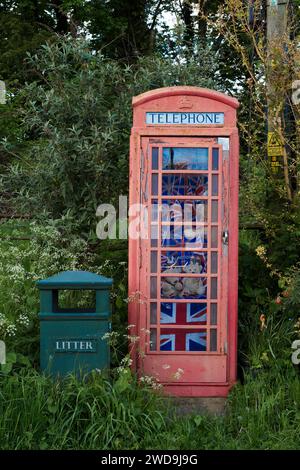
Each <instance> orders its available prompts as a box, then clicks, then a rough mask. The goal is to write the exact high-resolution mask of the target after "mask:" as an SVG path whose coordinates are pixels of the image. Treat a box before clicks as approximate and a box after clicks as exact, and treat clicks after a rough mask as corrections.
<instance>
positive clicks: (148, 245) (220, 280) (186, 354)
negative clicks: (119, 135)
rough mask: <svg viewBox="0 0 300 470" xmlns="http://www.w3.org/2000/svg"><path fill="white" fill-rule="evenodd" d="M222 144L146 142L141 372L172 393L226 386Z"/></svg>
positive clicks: (225, 207)
mask: <svg viewBox="0 0 300 470" xmlns="http://www.w3.org/2000/svg"><path fill="white" fill-rule="evenodd" d="M224 140H225V141H229V139H218V138H201V137H189V138H188V139H187V138H185V137H160V138H154V137H153V138H151V137H143V138H142V139H141V202H142V204H143V205H145V206H146V208H147V210H146V213H147V222H148V225H147V227H148V237H144V239H142V240H141V245H140V248H141V252H140V274H139V279H140V291H141V295H142V299H144V300H142V301H141V303H140V315H139V322H140V324H139V325H138V330H139V331H142V332H143V331H144V332H146V333H145V335H142V337H141V349H142V351H143V352H144V353H143V354H141V355H140V358H139V361H140V364H139V368H140V369H141V370H143V372H144V373H145V374H146V375H147V374H148V375H152V376H154V377H156V378H157V379H158V380H159V381H160V382H161V383H163V384H164V385H165V386H168V385H169V386H170V387H171V388H174V386H176V387H177V388H178V387H179V389H180V384H185V385H187V384H189V385H193V384H197V385H199V384H203V385H205V384H207V385H208V384H211V385H212V384H221V383H222V384H224V383H226V382H227V305H228V299H227V295H228V280H227V277H228V252H227V243H228V200H227V199H228V187H227V185H228V181H229V175H228V172H229V168H228V155H229V152H228V151H227V148H226V145H225V147H224V148H225V151H224V152H223V144H224ZM177 394H180V393H179V392H178V391H177Z"/></svg>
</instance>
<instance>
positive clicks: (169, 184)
mask: <svg viewBox="0 0 300 470" xmlns="http://www.w3.org/2000/svg"><path fill="white" fill-rule="evenodd" d="M162 195H163V196H199V197H201V196H207V195H208V177H207V176H205V175H184V174H180V173H179V174H178V173H177V174H176V175H174V174H173V175H162Z"/></svg>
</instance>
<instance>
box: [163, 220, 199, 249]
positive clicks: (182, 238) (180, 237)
mask: <svg viewBox="0 0 300 470" xmlns="http://www.w3.org/2000/svg"><path fill="white" fill-rule="evenodd" d="M161 245H162V246H163V247H176V248H190V249H193V250H196V249H201V248H207V228H206V227H195V226H194V227H189V226H185V227H182V226H174V225H163V226H162V227H161Z"/></svg>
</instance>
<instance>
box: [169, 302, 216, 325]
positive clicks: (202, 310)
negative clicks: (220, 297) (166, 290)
mask: <svg viewBox="0 0 300 470" xmlns="http://www.w3.org/2000/svg"><path fill="white" fill-rule="evenodd" d="M206 322H207V304H206V303H203V304H196V303H186V304H185V303H173V302H162V303H161V306H160V323H161V324H176V325H190V324H193V325H206Z"/></svg>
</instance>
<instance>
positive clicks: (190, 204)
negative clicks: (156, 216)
mask: <svg viewBox="0 0 300 470" xmlns="http://www.w3.org/2000/svg"><path fill="white" fill-rule="evenodd" d="M161 211H162V221H163V222H183V221H185V222H198V223H201V222H206V221H207V201H194V200H182V199H181V200H180V199H174V200H166V199H164V200H163V201H162V208H161Z"/></svg>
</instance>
